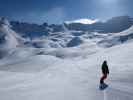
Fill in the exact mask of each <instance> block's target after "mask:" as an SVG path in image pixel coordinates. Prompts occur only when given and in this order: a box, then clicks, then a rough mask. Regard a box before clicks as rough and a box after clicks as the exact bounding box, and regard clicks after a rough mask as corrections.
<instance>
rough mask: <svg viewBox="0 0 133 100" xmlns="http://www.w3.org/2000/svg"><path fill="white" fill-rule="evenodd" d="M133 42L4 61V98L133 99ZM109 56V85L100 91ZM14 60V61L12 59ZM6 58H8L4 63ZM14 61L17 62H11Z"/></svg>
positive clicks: (0, 80) (0, 93) (0, 70)
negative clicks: (68, 55)
mask: <svg viewBox="0 0 133 100" xmlns="http://www.w3.org/2000/svg"><path fill="white" fill-rule="evenodd" d="M132 44H133V43H132V42H129V43H125V44H122V45H118V46H115V47H112V48H108V49H102V50H101V51H99V52H97V53H94V54H91V55H87V58H85V59H83V58H78V59H59V58H57V57H54V56H50V55H33V56H29V57H27V58H25V59H23V60H20V61H16V62H15V57H14V62H13V59H8V61H10V64H8V63H7V59H5V61H4V59H3V60H2V61H1V62H0V63H3V64H2V65H1V66H0V99H1V100H53V99H54V100H74V99H76V100H133V85H132V82H133V78H132V71H133V66H132V65H133V59H132V57H133V53H132V49H133V45H132ZM105 59H106V60H107V61H108V64H109V68H110V75H109V78H108V80H107V83H108V84H109V87H108V88H107V89H106V90H105V91H100V90H99V89H98V86H99V78H100V66H101V63H102V61H103V60H105ZM11 60H12V61H11ZM4 62H6V63H5V64H4ZM11 62H13V63H11Z"/></svg>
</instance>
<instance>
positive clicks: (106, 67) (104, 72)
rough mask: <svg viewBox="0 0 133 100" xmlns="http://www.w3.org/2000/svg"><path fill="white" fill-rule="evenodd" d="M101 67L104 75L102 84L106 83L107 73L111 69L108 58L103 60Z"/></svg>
mask: <svg viewBox="0 0 133 100" xmlns="http://www.w3.org/2000/svg"><path fill="white" fill-rule="evenodd" d="M101 69H102V74H103V76H102V77H101V79H100V84H105V83H104V80H105V79H106V78H107V75H108V74H109V69H108V65H107V61H106V60H105V61H104V62H103V64H102V68H101Z"/></svg>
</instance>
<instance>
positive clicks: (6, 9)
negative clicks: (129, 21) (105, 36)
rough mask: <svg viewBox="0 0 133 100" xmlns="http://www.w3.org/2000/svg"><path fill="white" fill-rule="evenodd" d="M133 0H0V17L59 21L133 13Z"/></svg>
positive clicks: (130, 14)
mask: <svg viewBox="0 0 133 100" xmlns="http://www.w3.org/2000/svg"><path fill="white" fill-rule="evenodd" d="M132 5H133V0H0V16H2V17H3V16H4V17H7V18H8V19H10V20H18V21H22V22H30V23H39V24H42V23H44V22H48V23H49V24H52V23H53V24H58V23H62V22H63V21H69V20H70V21H72V20H77V19H81V18H82V19H83V18H88V19H98V20H107V19H109V18H111V17H115V16H123V15H128V16H133V13H132V9H133V6H132Z"/></svg>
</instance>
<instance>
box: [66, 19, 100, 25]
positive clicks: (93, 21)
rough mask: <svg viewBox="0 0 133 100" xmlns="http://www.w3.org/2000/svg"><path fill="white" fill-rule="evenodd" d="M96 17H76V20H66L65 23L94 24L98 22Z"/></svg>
mask: <svg viewBox="0 0 133 100" xmlns="http://www.w3.org/2000/svg"><path fill="white" fill-rule="evenodd" d="M98 21H99V20H98V19H94V20H93V19H78V20H74V21H66V23H68V24H69V23H82V24H94V23H96V22H98Z"/></svg>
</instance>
